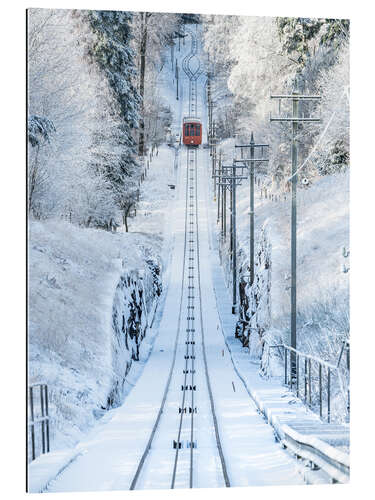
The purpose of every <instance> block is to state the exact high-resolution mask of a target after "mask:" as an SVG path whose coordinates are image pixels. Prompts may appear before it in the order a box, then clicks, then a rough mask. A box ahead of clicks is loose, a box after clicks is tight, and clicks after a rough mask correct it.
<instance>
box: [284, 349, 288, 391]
mask: <svg viewBox="0 0 375 500" xmlns="http://www.w3.org/2000/svg"><path fill="white" fill-rule="evenodd" d="M284 383H285V385H287V384H288V358H287V349H286V346H285V345H284Z"/></svg>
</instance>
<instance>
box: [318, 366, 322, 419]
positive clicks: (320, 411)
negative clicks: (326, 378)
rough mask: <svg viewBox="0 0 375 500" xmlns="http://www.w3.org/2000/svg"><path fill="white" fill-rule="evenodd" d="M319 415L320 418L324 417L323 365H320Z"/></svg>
mask: <svg viewBox="0 0 375 500" xmlns="http://www.w3.org/2000/svg"><path fill="white" fill-rule="evenodd" d="M319 406H320V410H319V414H320V418H322V417H323V401H322V365H321V363H319Z"/></svg>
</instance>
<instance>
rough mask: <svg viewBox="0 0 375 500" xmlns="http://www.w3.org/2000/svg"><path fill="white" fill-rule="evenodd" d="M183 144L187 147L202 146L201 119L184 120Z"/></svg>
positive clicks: (188, 118) (190, 118)
mask: <svg viewBox="0 0 375 500" xmlns="http://www.w3.org/2000/svg"><path fill="white" fill-rule="evenodd" d="M182 137H183V143H184V144H185V145H186V146H199V144H202V122H201V120H200V119H199V118H195V117H187V118H184V122H183V126H182Z"/></svg>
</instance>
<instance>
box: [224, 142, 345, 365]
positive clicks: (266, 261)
mask: <svg viewBox="0 0 375 500" xmlns="http://www.w3.org/2000/svg"><path fill="white" fill-rule="evenodd" d="M233 144H234V143H233V140H228V141H225V142H224V143H223V145H222V148H223V150H224V152H225V153H226V158H231V157H233ZM255 178H256V186H255V283H254V286H253V290H252V292H250V287H249V286H248V285H247V283H245V282H247V281H248V262H249V185H248V181H245V182H244V183H243V185H242V186H240V187H239V188H238V194H237V200H238V201H237V235H238V240H237V245H238V246H237V251H238V253H239V263H240V264H239V269H240V276H242V275H243V276H244V278H243V283H242V284H243V285H244V289H245V290H244V293H243V296H245V295H246V296H247V299H246V300H248V301H249V304H250V305H249V308H250V310H251V314H249V316H251V319H250V320H249V326H250V327H254V328H256V329H257V330H258V332H261V334H262V335H263V334H265V335H266V338H268V339H269V341H270V342H278V341H287V340H288V334H289V315H290V284H291V283H290V281H291V270H290V217H291V198H290V194H289V193H287V194H286V195H285V196H286V199H285V200H284V199H282V200H281V201H274V200H272V199H271V198H270V192H272V191H271V189H270V187H271V188H272V186H268V197H267V198H265V196H264V191H263V195H262V196H261V187H262V186H263V183H264V181H265V178H264V177H262V176H261V174H257V173H255ZM258 183H259V185H258ZM282 198H283V197H282ZM297 206H298V209H297V210H298V215H297V219H298V223H297V311H298V317H297V321H298V325H297V326H298V330H299V339H300V344H299V347H300V349H301V350H308V351H310V350H313V351H314V352H315V354H316V355H317V354H320V355H322V356H323V357H325V358H327V357H328V359H329V360H330V361H336V359H335V356H336V354H337V345H336V343H337V342H339V341H340V340H341V339H343V338H346V337H347V334H348V328H349V320H348V316H349V314H348V307H349V171H347V172H344V173H341V174H335V175H327V176H324V177H320V178H315V179H314V182H313V183H312V184H310V185H309V186H308V187H303V186H301V185H299V187H298V194H297ZM228 220H229V218H228ZM228 240H229V238H228ZM224 267H227V269H226V275H227V279H228V280H230V278H231V275H230V272H229V268H228V264H227V262H224ZM265 296H268V297H267V300H265V299H266V297H265ZM251 336H252V335H250V339H251ZM259 340H260V339H259V338H258V337H257V335H253V339H251V340H250V349H251V353H252V354H253V355H254V357H259V354H260V353H261V349H262V343H261V342H260V341H259ZM322 340H324V342H323V344H324V348H323V350H322V349H320V348H319V344H321V342H322Z"/></svg>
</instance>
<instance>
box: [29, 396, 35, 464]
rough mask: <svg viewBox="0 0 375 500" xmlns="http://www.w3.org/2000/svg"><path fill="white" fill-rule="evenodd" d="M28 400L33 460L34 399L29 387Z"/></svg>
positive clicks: (33, 455) (32, 455)
mask: <svg viewBox="0 0 375 500" xmlns="http://www.w3.org/2000/svg"><path fill="white" fill-rule="evenodd" d="M29 399H30V416H31V425H30V430H31V457H32V459H33V460H35V430H34V399H33V388H32V387H29Z"/></svg>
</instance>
